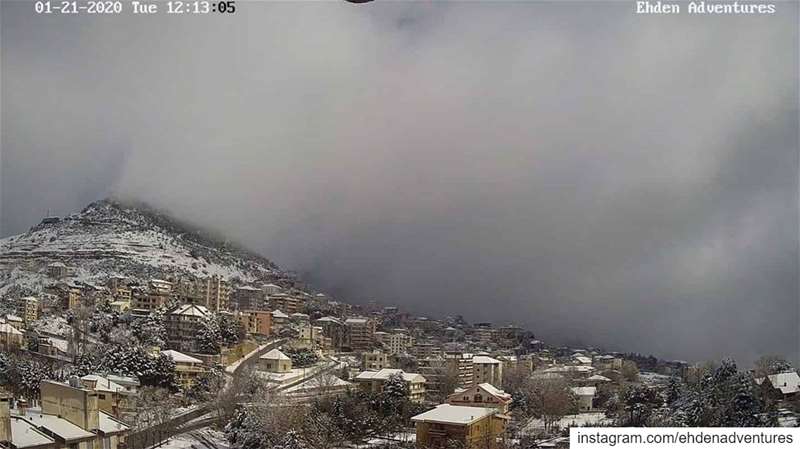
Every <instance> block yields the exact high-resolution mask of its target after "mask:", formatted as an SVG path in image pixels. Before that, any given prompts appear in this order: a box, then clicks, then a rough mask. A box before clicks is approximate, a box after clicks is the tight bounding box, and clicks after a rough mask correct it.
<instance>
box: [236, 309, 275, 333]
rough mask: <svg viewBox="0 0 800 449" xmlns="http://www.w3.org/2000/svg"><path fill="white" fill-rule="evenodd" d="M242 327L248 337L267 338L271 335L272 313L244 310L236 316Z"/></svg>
mask: <svg viewBox="0 0 800 449" xmlns="http://www.w3.org/2000/svg"><path fill="white" fill-rule="evenodd" d="M236 317H237V319H238V320H239V322H240V323H241V324H242V327H243V328H244V329H245V331H246V332H247V333H248V334H250V335H260V336H262V337H269V336H270V335H271V334H272V312H270V311H267V310H244V311H241V312H238V313H237V315H236Z"/></svg>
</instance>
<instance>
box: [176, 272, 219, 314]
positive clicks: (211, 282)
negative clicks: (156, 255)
mask: <svg viewBox="0 0 800 449" xmlns="http://www.w3.org/2000/svg"><path fill="white" fill-rule="evenodd" d="M175 291H176V294H177V295H178V297H179V298H180V300H181V301H182V302H184V303H187V304H196V305H201V306H203V307H205V308H207V309H208V310H211V311H214V312H219V311H223V310H228V306H229V303H230V298H231V286H230V284H229V283H228V282H227V281H226V280H224V279H222V277H220V276H217V275H214V276H209V277H206V278H199V279H198V278H190V279H182V280H180V281H179V282H177V283H176V285H175Z"/></svg>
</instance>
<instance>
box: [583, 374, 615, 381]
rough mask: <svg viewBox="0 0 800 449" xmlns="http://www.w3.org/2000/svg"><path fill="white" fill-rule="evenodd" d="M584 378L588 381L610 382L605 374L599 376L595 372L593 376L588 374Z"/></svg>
mask: <svg viewBox="0 0 800 449" xmlns="http://www.w3.org/2000/svg"><path fill="white" fill-rule="evenodd" d="M586 380H588V381H590V382H611V379H609V378H608V377H606V376H601V375H599V374H595V375H594V376H590V377H589V378H588V379H586Z"/></svg>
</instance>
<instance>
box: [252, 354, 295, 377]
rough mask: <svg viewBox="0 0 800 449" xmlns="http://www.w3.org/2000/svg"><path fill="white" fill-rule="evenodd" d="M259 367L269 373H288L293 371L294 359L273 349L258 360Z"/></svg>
mask: <svg viewBox="0 0 800 449" xmlns="http://www.w3.org/2000/svg"><path fill="white" fill-rule="evenodd" d="M258 367H259V369H260V370H262V371H266V372H269V373H288V372H289V371H291V370H292V359H291V358H289V356H287V355H286V354H284V353H283V352H281V351H279V350H277V349H273V350H271V351H269V352H267V353H266V354H264V355H262V356H261V357H259V358H258Z"/></svg>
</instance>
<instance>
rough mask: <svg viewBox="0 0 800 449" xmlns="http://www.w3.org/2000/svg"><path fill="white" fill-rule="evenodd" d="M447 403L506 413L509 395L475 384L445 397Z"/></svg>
mask: <svg viewBox="0 0 800 449" xmlns="http://www.w3.org/2000/svg"><path fill="white" fill-rule="evenodd" d="M447 403H448V404H452V405H463V406H465V407H491V408H496V409H497V410H499V411H500V413H508V408H509V406H510V405H511V395H510V394H508V393H506V392H505V391H503V390H501V389H499V388H497V387H495V386H494V385H492V384H487V383H483V384H477V385H473V386H471V387H469V388H466V389H464V388H459V389H456V391H455V392H454V393H453V394H451V395H450V396H448V397H447Z"/></svg>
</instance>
